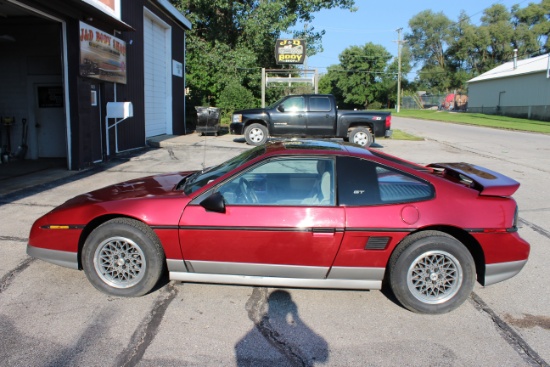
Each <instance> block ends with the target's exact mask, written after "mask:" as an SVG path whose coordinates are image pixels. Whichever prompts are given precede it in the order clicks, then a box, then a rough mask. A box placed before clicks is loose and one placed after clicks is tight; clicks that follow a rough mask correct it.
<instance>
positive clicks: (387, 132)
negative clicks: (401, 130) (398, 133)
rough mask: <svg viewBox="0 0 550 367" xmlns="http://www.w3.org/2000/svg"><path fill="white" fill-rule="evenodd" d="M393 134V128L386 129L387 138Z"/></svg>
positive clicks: (385, 135)
mask: <svg viewBox="0 0 550 367" xmlns="http://www.w3.org/2000/svg"><path fill="white" fill-rule="evenodd" d="M392 134H393V130H386V133H385V134H384V137H385V138H391V136H392Z"/></svg>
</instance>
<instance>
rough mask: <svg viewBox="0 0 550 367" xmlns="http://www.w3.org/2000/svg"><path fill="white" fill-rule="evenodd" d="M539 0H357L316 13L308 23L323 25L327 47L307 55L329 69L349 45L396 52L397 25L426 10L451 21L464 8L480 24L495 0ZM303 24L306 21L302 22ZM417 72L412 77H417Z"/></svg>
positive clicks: (523, 0) (514, 0) (312, 64)
mask: <svg viewBox="0 0 550 367" xmlns="http://www.w3.org/2000/svg"><path fill="white" fill-rule="evenodd" d="M531 2H534V3H539V2H540V0H500V1H495V0H492V1H491V0H461V1H443V0H439V1H436V0H417V1H415V0H356V1H355V5H356V7H357V8H358V10H357V11H356V12H353V13H352V12H350V11H349V10H341V9H330V10H323V11H321V12H318V13H314V17H315V19H314V20H313V21H312V22H311V23H310V24H309V25H308V27H314V28H315V29H316V30H321V29H324V30H325V31H326V33H325V35H324V36H323V40H322V44H323V49H324V51H323V52H322V53H318V54H317V55H314V56H310V57H308V59H307V68H308V69H315V68H316V69H318V71H319V73H320V74H323V73H325V72H326V68H327V66H330V65H336V64H338V63H339V61H338V56H339V55H340V53H342V51H344V50H345V49H346V48H348V47H350V46H363V45H365V44H366V43H368V42H372V43H374V44H378V45H382V46H384V47H385V48H386V50H388V51H389V52H390V53H391V54H393V55H394V56H397V42H396V41H397V29H398V28H403V31H402V34H401V37H402V38H403V34H404V33H408V32H410V29H409V27H408V23H409V20H410V19H411V18H412V17H414V16H415V15H416V14H418V13H420V12H421V11H424V10H428V9H430V10H432V11H433V12H434V13H439V12H443V13H444V14H445V15H446V16H447V17H448V18H449V19H450V20H451V21H456V20H458V16H459V14H460V12H461V10H464V11H465V12H466V14H467V15H468V16H470V17H471V22H472V24H475V25H479V24H480V22H481V21H480V18H481V16H482V15H483V10H485V9H487V8H489V7H490V6H491V5H493V4H497V3H498V4H502V5H504V6H506V8H508V10H510V9H511V7H512V6H513V5H514V4H519V5H520V7H521V8H523V7H526V6H527V5H528V4H529V3H531ZM301 26H302V27H303V25H301ZM414 74H415V72H414V71H413V72H412V74H410V75H409V76H408V77H409V78H414Z"/></svg>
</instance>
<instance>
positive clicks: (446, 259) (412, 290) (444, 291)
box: [388, 231, 476, 314]
mask: <svg viewBox="0 0 550 367" xmlns="http://www.w3.org/2000/svg"><path fill="white" fill-rule="evenodd" d="M441 265H444V266H445V268H442V266H441ZM388 270H389V284H390V287H391V290H392V291H393V293H394V295H395V297H396V298H397V299H398V300H399V302H400V303H401V304H402V305H403V306H404V307H405V308H407V309H409V310H410V311H413V312H418V313H425V314H442V313H447V312H450V311H452V310H454V309H455V308H457V307H459V306H460V305H461V304H462V303H464V301H466V299H467V298H468V297H469V296H470V294H471V293H472V290H473V288H474V283H475V276H476V269H475V263H474V259H473V257H472V255H471V254H470V252H469V251H468V249H467V248H466V247H465V246H464V245H463V244H462V243H461V242H459V241H458V240H457V239H456V238H454V237H452V236H450V235H448V234H446V233H443V232H438V231H425V232H419V233H416V234H413V235H411V236H409V237H407V238H405V240H404V241H403V242H401V244H399V245H398V247H397V248H396V250H395V251H394V253H393V254H392V256H391V258H390V262H389V265H388Z"/></svg>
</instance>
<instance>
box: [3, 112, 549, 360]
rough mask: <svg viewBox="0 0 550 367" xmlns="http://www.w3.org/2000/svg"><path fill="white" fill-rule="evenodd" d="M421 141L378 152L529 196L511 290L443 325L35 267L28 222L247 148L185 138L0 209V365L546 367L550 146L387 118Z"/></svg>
mask: <svg viewBox="0 0 550 367" xmlns="http://www.w3.org/2000/svg"><path fill="white" fill-rule="evenodd" d="M393 128H396V129H401V130H404V131H406V132H409V133H412V134H415V135H418V136H422V137H424V138H425V140H424V141H397V140H384V139H381V140H378V141H377V144H376V149H380V150H382V151H384V152H386V153H390V154H395V155H397V156H400V157H402V158H405V159H408V160H411V161H415V162H418V163H423V164H427V163H432V162H451V161H452V162H457V161H459V162H460V161H464V162H470V163H475V164H478V165H481V166H485V167H488V168H490V169H493V170H495V171H498V172H501V173H504V174H506V175H508V176H510V177H512V178H514V179H516V180H518V181H519V182H520V183H521V185H522V186H521V187H520V189H519V190H518V192H517V193H516V194H515V195H514V197H515V198H516V201H517V202H518V204H519V207H520V213H519V216H520V235H521V236H522V237H523V238H524V239H526V240H527V241H528V242H530V243H531V246H532V247H531V256H530V260H529V262H528V263H527V265H526V267H525V268H524V269H523V271H522V272H521V273H520V274H519V275H518V276H516V277H514V278H512V279H510V280H508V281H505V282H503V283H498V284H495V285H492V286H490V287H487V288H484V287H481V286H480V285H479V284H477V285H476V287H475V289H474V294H473V295H472V297H471V298H470V299H469V301H468V302H466V303H465V304H464V305H463V306H461V307H460V308H458V309H457V310H455V311H453V312H451V313H449V314H444V315H438V316H429V315H418V314H414V313H411V312H409V311H407V310H405V309H404V308H402V307H401V306H400V305H399V304H398V303H397V302H396V301H395V300H394V299H393V298H392V297H391V296H390V295H389V294H386V293H385V292H380V291H370V292H369V291H339V290H312V289H275V288H263V287H246V286H228V285H209V284H192V283H180V282H170V283H167V284H165V285H164V286H163V287H161V288H160V289H158V290H156V291H154V292H153V293H151V294H149V295H147V296H145V297H141V298H132V299H127V298H117V297H112V296H107V295H104V294H102V293H99V292H98V291H96V290H95V288H93V286H92V285H90V284H89V282H88V281H87V279H86V276H85V275H84V273H83V272H79V271H75V270H71V269H66V268H62V267H58V266H55V265H52V264H49V263H46V262H43V261H39V260H34V259H32V258H29V257H27V255H26V252H25V249H26V241H27V238H28V234H29V233H28V232H29V229H30V227H31V224H32V223H33V221H34V220H35V219H36V218H38V217H39V216H40V215H43V214H44V213H46V212H47V211H49V210H51V209H52V208H53V207H55V206H57V205H59V204H61V203H62V202H64V201H65V200H67V199H69V198H71V197H72V196H74V195H77V194H80V193H83V192H86V191H90V190H93V189H96V188H100V187H103V186H106V185H108V184H112V183H115V182H119V181H123V180H127V179H131V178H136V177H140V176H145V175H150V174H155V173H163V172H171V171H176V170H177V171H181V170H188V169H200V168H201V167H203V166H210V165H213V164H216V163H219V162H221V161H224V160H226V159H228V158H229V157H231V156H234V155H236V154H238V153H239V152H241V151H243V150H245V149H249V146H247V145H246V144H245V143H244V139H243V138H242V137H240V136H231V135H223V136H220V137H214V136H208V137H199V136H198V135H190V136H184V137H178V138H174V139H169V140H165V141H162V142H160V143H159V144H160V147H159V148H156V149H147V150H143V151H140V152H134V153H133V154H131V155H128V156H121V157H120V158H117V159H115V160H113V161H111V162H110V163H109V164H106V165H104V166H102V167H101V168H98V169H94V170H90V171H85V172H80V173H76V174H74V175H71V176H66V177H63V178H61V179H60V180H58V181H56V182H54V183H51V184H44V185H40V186H35V187H31V188H29V189H25V190H20V191H17V192H14V193H11V194H6V195H4V196H0V218H1V219H0V251H1V252H0V254H1V256H0V365H1V366H135V365H136V366H320V365H326V366H395V365H402V366H417V365H428V366H548V362H550V292H549V291H548V282H549V280H550V276H549V275H548V266H547V264H546V261H547V260H548V259H550V188H549V185H548V179H549V177H550V136H547V135H540V134H529V133H519V132H512V131H504V130H494V129H486V128H479V127H470V126H463V125H454V124H447V123H439V122H429V121H418V120H412V119H403V118H397V117H394V118H393Z"/></svg>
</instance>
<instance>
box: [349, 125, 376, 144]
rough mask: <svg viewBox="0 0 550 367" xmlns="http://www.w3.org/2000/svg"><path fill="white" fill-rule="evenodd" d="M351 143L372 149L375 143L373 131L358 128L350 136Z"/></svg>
mask: <svg viewBox="0 0 550 367" xmlns="http://www.w3.org/2000/svg"><path fill="white" fill-rule="evenodd" d="M348 138H349V141H350V142H352V143H355V144H359V145H361V146H363V147H370V146H371V145H372V143H374V135H373V134H372V130H371V129H370V128H366V127H356V128H354V129H352V130H351V131H350V132H349V134H348Z"/></svg>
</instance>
